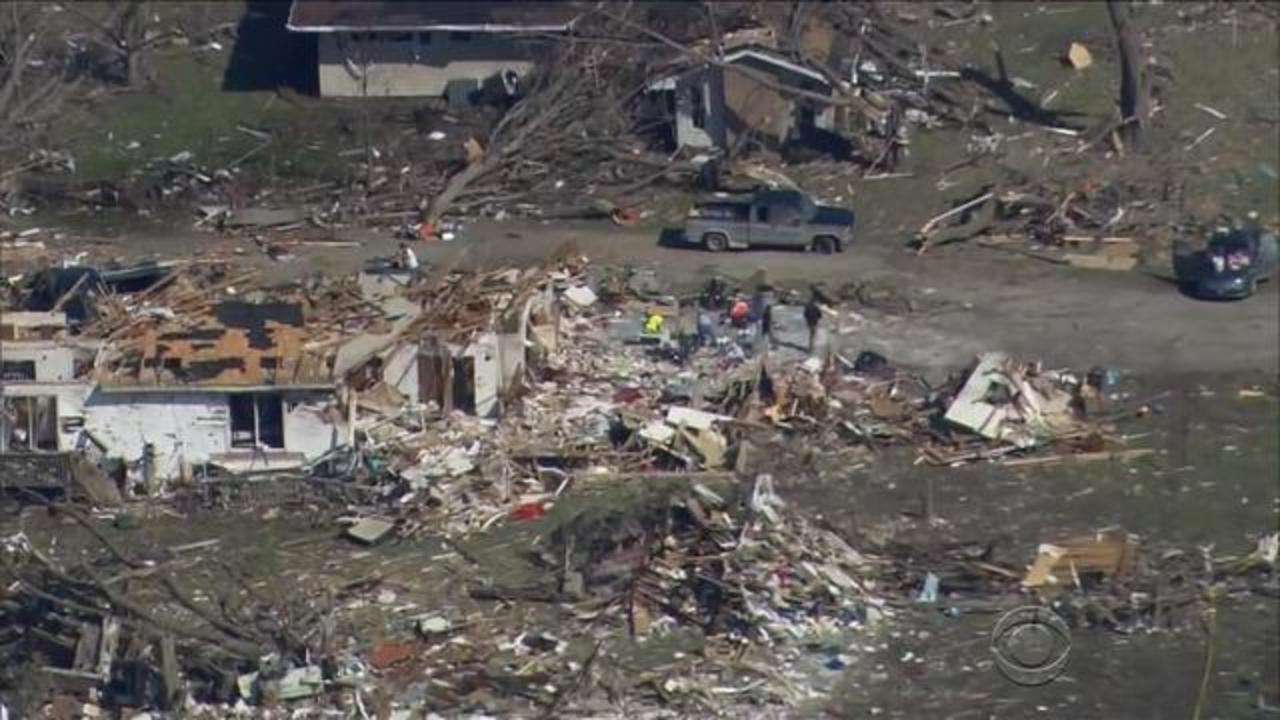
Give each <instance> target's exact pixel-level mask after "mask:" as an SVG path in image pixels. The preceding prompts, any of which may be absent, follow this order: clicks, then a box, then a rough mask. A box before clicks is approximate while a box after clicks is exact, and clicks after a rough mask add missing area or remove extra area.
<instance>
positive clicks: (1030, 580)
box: [1022, 530, 1138, 588]
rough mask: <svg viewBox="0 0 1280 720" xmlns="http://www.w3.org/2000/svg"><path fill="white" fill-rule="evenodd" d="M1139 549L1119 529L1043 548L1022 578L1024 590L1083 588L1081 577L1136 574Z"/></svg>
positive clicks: (1058, 542)
mask: <svg viewBox="0 0 1280 720" xmlns="http://www.w3.org/2000/svg"><path fill="white" fill-rule="evenodd" d="M1137 559H1138V547H1137V545H1136V544H1135V543H1134V542H1133V540H1132V538H1130V536H1129V535H1128V534H1126V533H1125V532H1123V531H1120V530H1108V531H1099V532H1098V533H1096V534H1094V535H1084V536H1080V537H1073V538H1068V539H1066V540H1061V541H1057V542H1054V543H1046V544H1043V545H1041V546H1040V549H1039V553H1038V554H1037V555H1036V559H1035V562H1034V563H1032V564H1031V567H1029V568H1028V569H1027V574H1026V576H1024V577H1023V579H1022V584H1023V586H1024V587H1029V588H1039V587H1045V586H1056V587H1080V586H1081V585H1082V584H1083V582H1084V580H1083V579H1082V578H1086V577H1092V576H1100V577H1102V578H1111V577H1115V576H1118V575H1125V574H1128V573H1131V572H1133V570H1134V567H1135V565H1136V563H1137Z"/></svg>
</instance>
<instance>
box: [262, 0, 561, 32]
mask: <svg viewBox="0 0 1280 720" xmlns="http://www.w3.org/2000/svg"><path fill="white" fill-rule="evenodd" d="M300 4H301V3H299V2H298V0H293V2H292V3H290V6H289V18H288V20H286V21H285V27H286V28H288V29H289V30H290V31H291V32H300V33H333V32H429V31H438V32H478V33H562V32H568V31H569V30H571V29H572V28H573V25H574V23H576V22H577V21H578V17H581V16H580V15H579V16H575V17H573V18H570V19H569V20H566V21H564V22H543V23H528V24H525V23H521V24H513V23H418V24H415V23H394V24H378V23H376V22H375V23H362V24H341V23H335V24H317V25H300V24H298V23H297V22H296V21H295V18H294V16H295V13H296V12H297V10H298V8H299V6H300Z"/></svg>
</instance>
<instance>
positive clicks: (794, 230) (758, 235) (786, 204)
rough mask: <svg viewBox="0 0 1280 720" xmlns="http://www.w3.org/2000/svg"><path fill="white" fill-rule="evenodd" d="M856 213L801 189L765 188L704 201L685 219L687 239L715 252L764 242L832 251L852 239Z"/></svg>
mask: <svg viewBox="0 0 1280 720" xmlns="http://www.w3.org/2000/svg"><path fill="white" fill-rule="evenodd" d="M853 224H854V217H853V211H851V210H847V209H845V208H842V207H835V206H832V205H820V204H818V203H817V202H815V201H814V199H813V198H812V197H810V196H808V195H805V194H804V193H801V192H796V191H791V190H767V191H760V192H757V193H755V194H754V195H750V196H748V197H745V198H734V199H725V200H712V201H709V202H701V203H698V204H697V205H695V206H694V207H693V209H692V210H690V211H689V216H688V218H687V219H686V220H685V226H684V236H685V239H686V240H687V241H688V242H690V243H693V244H696V245H701V246H702V247H704V248H706V249H707V250H710V251H712V252H719V251H722V250H728V249H747V248H750V247H758V246H761V245H771V246H775V247H796V248H803V249H805V250H812V251H814V252H818V253H822V254H824V255H829V254H831V253H835V252H841V251H843V250H844V249H845V248H846V247H847V246H848V245H849V243H850V242H852V241H853Z"/></svg>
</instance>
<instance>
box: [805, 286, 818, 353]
mask: <svg viewBox="0 0 1280 720" xmlns="http://www.w3.org/2000/svg"><path fill="white" fill-rule="evenodd" d="M821 320H822V306H821V305H820V304H818V294H817V293H816V292H815V293H814V294H813V295H812V296H810V298H809V302H808V304H806V305H805V306H804V324H805V325H808V326H809V352H810V353H812V352H813V348H814V345H815V343H816V342H817V339H818V323H819V321H821Z"/></svg>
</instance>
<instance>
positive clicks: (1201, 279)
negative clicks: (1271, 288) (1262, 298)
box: [1174, 228, 1278, 300]
mask: <svg viewBox="0 0 1280 720" xmlns="http://www.w3.org/2000/svg"><path fill="white" fill-rule="evenodd" d="M1277 252H1278V250H1277V240H1276V236H1275V235H1272V234H1271V233H1264V232H1262V231H1261V230H1259V229H1256V228H1252V229H1248V228H1246V229H1241V228H1236V229H1232V230H1226V231H1222V232H1218V233H1215V234H1214V235H1213V237H1211V238H1210V239H1209V243H1208V247H1206V248H1205V249H1204V250H1200V251H1196V252H1185V251H1184V252H1177V251H1175V253H1174V273H1175V274H1176V275H1177V278H1178V285H1179V286H1180V287H1181V288H1182V290H1183V292H1185V293H1187V294H1188V295H1190V296H1192V297H1196V298H1201V299H1204V300H1242V299H1244V298H1247V297H1249V296H1250V295H1253V294H1254V293H1255V292H1257V290H1258V286H1259V285H1260V284H1262V283H1264V282H1266V281H1268V280H1270V279H1271V274H1272V273H1273V272H1275V269H1276V260H1277V257H1276V256H1277Z"/></svg>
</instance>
